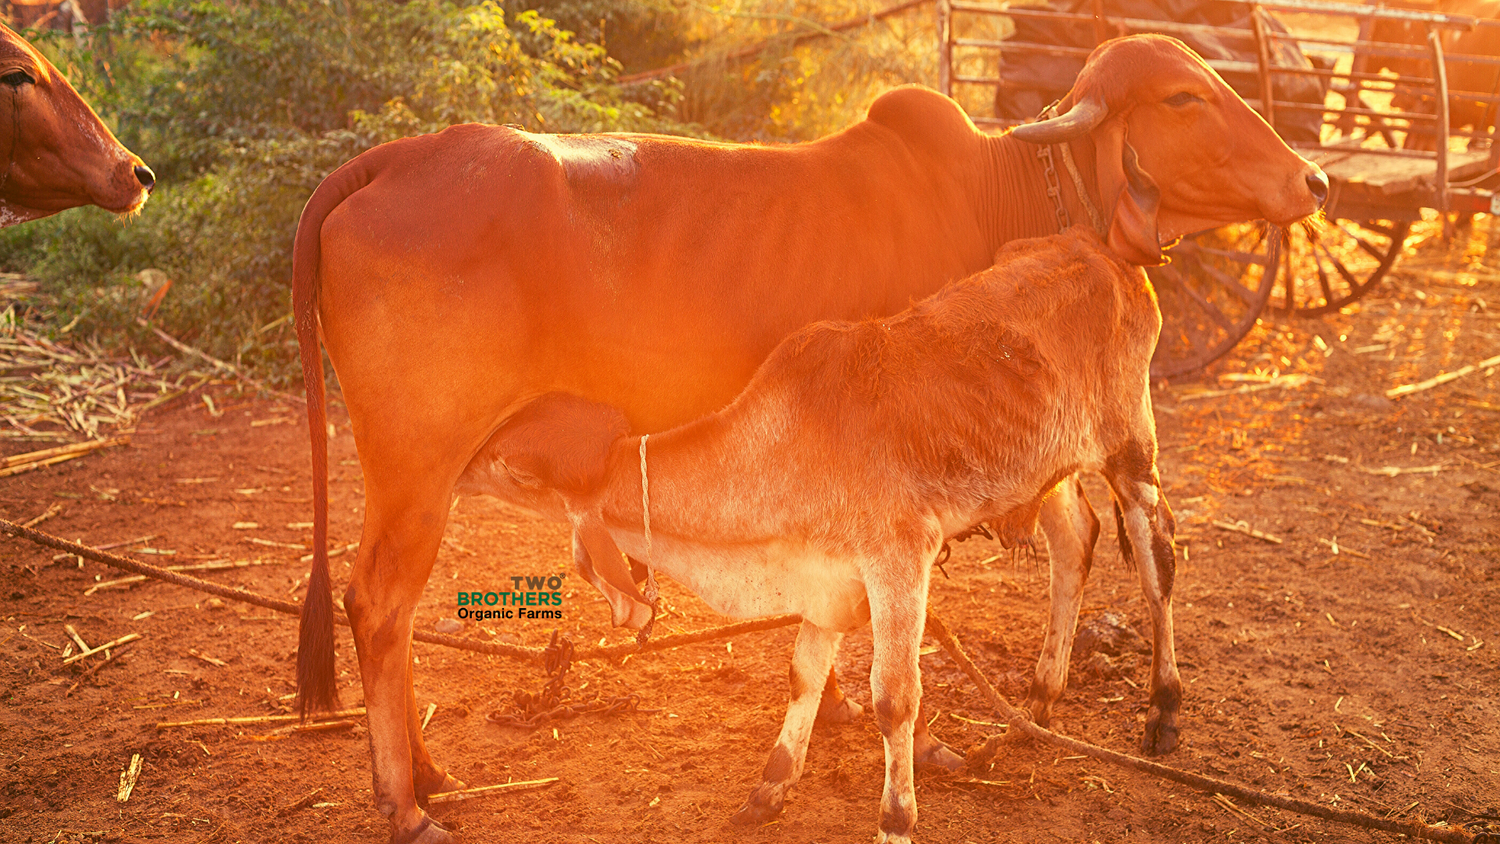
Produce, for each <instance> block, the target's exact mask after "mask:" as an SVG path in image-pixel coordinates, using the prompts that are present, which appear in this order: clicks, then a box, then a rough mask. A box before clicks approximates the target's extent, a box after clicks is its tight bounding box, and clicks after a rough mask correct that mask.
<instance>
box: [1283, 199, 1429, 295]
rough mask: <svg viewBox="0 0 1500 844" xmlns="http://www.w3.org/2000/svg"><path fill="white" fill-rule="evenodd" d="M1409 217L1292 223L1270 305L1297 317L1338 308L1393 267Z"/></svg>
mask: <svg viewBox="0 0 1500 844" xmlns="http://www.w3.org/2000/svg"><path fill="white" fill-rule="evenodd" d="M1410 230H1411V223H1410V222H1408V221H1405V220H1400V221H1394V222H1393V221H1388V220H1366V221H1363V222H1355V221H1354V220H1330V221H1327V222H1325V223H1323V224H1321V225H1318V224H1312V223H1303V224H1302V225H1298V226H1293V227H1292V230H1291V231H1290V232H1289V233H1288V235H1287V246H1286V248H1285V249H1283V250H1281V252H1282V256H1283V257H1282V266H1281V272H1280V273H1278V277H1279V278H1280V280H1281V283H1280V284H1277V285H1276V289H1275V290H1274V291H1273V292H1272V293H1271V301H1270V306H1271V307H1273V308H1275V309H1277V310H1279V311H1288V312H1290V313H1292V314H1293V315H1296V316H1317V315H1319V314H1326V313H1329V312H1331V311H1336V310H1338V309H1339V308H1342V307H1343V306H1345V305H1347V304H1349V303H1350V302H1353V301H1354V300H1356V299H1358V298H1359V297H1361V296H1363V295H1365V293H1367V292H1369V291H1370V290H1372V289H1374V287H1375V286H1376V285H1377V284H1379V283H1380V282H1381V280H1382V279H1384V278H1385V275H1386V273H1388V272H1390V269H1391V266H1392V265H1394V264H1395V263H1396V259H1397V258H1398V257H1400V256H1401V248H1402V247H1403V246H1405V245H1406V234H1407V232H1408V231H1410Z"/></svg>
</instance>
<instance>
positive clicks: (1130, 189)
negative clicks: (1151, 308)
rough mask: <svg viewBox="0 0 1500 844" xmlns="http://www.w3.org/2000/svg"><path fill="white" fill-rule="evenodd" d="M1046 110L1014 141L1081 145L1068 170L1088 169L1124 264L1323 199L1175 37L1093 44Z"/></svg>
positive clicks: (1156, 257) (1319, 184)
mask: <svg viewBox="0 0 1500 844" xmlns="http://www.w3.org/2000/svg"><path fill="white" fill-rule="evenodd" d="M1058 111H1059V112H1060V114H1059V116H1058V117H1056V118H1053V119H1050V120H1044V121H1041V122H1039V123H1033V124H1029V125H1026V126H1021V127H1018V128H1016V129H1015V130H1014V135H1015V136H1016V137H1017V138H1019V139H1021V140H1024V141H1029V142H1031V143H1037V144H1057V143H1064V142H1069V141H1080V140H1083V139H1085V136H1087V138H1088V139H1091V140H1092V142H1093V143H1092V145H1090V144H1075V145H1074V149H1075V150H1077V151H1078V153H1079V154H1078V159H1079V164H1080V166H1081V167H1084V168H1086V169H1087V168H1092V174H1093V177H1094V181H1095V184H1096V186H1097V188H1098V195H1099V199H1100V202H1101V203H1102V204H1103V206H1104V208H1103V211H1104V214H1105V216H1106V218H1107V219H1108V220H1109V245H1110V248H1111V249H1113V250H1115V252H1117V253H1118V254H1119V255H1120V256H1121V257H1123V258H1125V259H1126V260H1129V261H1131V262H1132V263H1137V264H1157V263H1161V261H1162V258H1161V251H1160V244H1163V243H1170V242H1172V241H1173V240H1176V239H1177V238H1179V237H1181V236H1183V235H1185V234H1191V233H1193V232H1196V231H1202V230H1204V229H1209V228H1214V227H1216V226H1222V225H1228V224H1230V223H1239V222H1244V221H1247V220H1256V219H1262V218H1264V219H1267V220H1270V221H1271V222H1273V223H1275V224H1277V225H1282V226H1285V225H1289V224H1290V223H1293V222H1295V221H1297V220H1301V219H1303V218H1305V217H1307V216H1310V215H1311V214H1313V213H1315V212H1316V211H1317V210H1318V208H1319V207H1321V206H1322V204H1323V201H1324V200H1325V199H1326V198H1327V196H1328V178H1327V177H1326V176H1325V175H1323V171H1321V170H1319V169H1318V167H1317V165H1315V164H1313V163H1312V162H1310V161H1308V160H1307V159H1305V158H1303V157H1302V156H1300V155H1298V154H1297V153H1295V152H1293V151H1292V149H1291V148H1290V147H1288V146H1287V145H1286V143H1285V142H1283V141H1282V140H1281V138H1280V137H1279V136H1278V135H1277V134H1276V132H1275V131H1274V130H1273V129H1272V128H1271V127H1270V126H1269V125H1268V124H1267V123H1266V122H1265V120H1263V119H1261V116H1260V115H1259V114H1256V113H1255V111H1254V110H1253V109H1251V108H1250V107H1249V106H1248V105H1246V104H1245V101H1244V100H1242V99H1240V96H1239V95H1238V94H1236V93H1235V92H1234V90H1233V89H1231V88H1230V87H1229V86H1228V85H1226V84H1225V83H1224V80H1223V79H1221V78H1219V75H1218V74H1217V73H1215V72H1214V70H1213V68H1211V67H1209V66H1208V65H1207V64H1205V63H1204V61H1203V59H1201V58H1199V57H1198V54H1196V53H1194V52H1193V51H1192V50H1191V49H1190V48H1189V47H1188V46H1187V45H1186V44H1183V43H1182V42H1181V41H1178V40H1177V39H1175V38H1169V37H1166V36H1162V35H1133V36H1130V37H1127V38H1119V39H1115V40H1113V41H1108V42H1105V43H1104V44H1102V45H1100V46H1099V47H1098V49H1096V50H1094V52H1093V54H1092V55H1090V56H1089V60H1088V63H1087V64H1085V65H1084V68H1083V71H1082V72H1080V73H1079V75H1078V81H1077V82H1076V83H1075V84H1074V86H1073V90H1072V91H1070V92H1069V93H1068V95H1067V97H1065V98H1064V99H1063V101H1062V102H1061V103H1060V104H1059V108H1058ZM1090 146H1091V147H1092V148H1091V149H1090Z"/></svg>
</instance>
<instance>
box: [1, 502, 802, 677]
mask: <svg viewBox="0 0 1500 844" xmlns="http://www.w3.org/2000/svg"><path fill="white" fill-rule="evenodd" d="M0 533H6V534H10V535H11V536H15V537H19V538H21V539H26V540H30V541H31V542H34V543H36V544H37V545H41V546H44V547H46V548H52V549H55V550H57V551H64V552H66V553H68V554H73V555H75V556H79V557H83V558H85V559H89V560H93V561H94V562H96V563H103V564H104V565H106V566H110V567H111V568H117V569H120V570H122V571H128V572H130V573H132V574H140V575H145V576H146V577H150V578H153V579H156V580H162V581H166V582H167V583H175V584H176V585H178V586H185V587H187V588H188V589H193V590H196V591H199V592H205V593H207V594H209V595H217V596H218V597H220V598H227V599H229V600H231V601H239V602H241V603H245V604H250V605H252V606H257V607H261V608H263V609H268V610H272V611H273V612H279V613H285V614H287V615H298V616H300V615H301V614H302V605H301V604H298V603H295V602H293V601H283V600H280V599H278V598H268V597H266V596H265V595H259V594H256V593H255V592H251V591H249V590H248V589H241V588H240V587H238V586H224V585H222V584H218V583H213V582H210V581H207V580H202V579H199V578H196V577H190V576H188V575H185V574H178V573H177V572H174V571H167V570H166V569H164V568H160V567H158V566H153V565H150V564H148V563H142V562H140V561H138V560H132V559H130V558H128V557H121V556H118V555H116V554H111V553H109V552H107V551H101V550H99V549H97V548H91V547H89V546H87V545H80V544H79V543H77V542H69V541H68V540H66V539H63V538H61V537H57V536H53V535H52V534H50V533H43V532H42V531H39V530H34V529H32V528H28V527H24V526H22V525H18V524H16V523H15V522H11V521H7V520H6V519H0ZM334 620H335V621H336V622H338V623H339V624H341V625H343V626H345V627H348V626H349V620H348V619H347V618H345V617H344V615H343V613H342V612H340V613H336V614H335V615H334ZM801 620H802V619H801V618H800V617H799V616H795V615H779V616H772V617H771V618H760V619H756V620H754V621H742V622H738V623H736V624H726V625H723V626H721V627H710V628H707V629H704V630H695V631H692V632H689V633H677V634H674V635H671V636H662V637H661V638H659V639H652V640H651V641H650V642H647V643H646V644H645V645H644V646H641V645H637V644H636V643H635V642H633V641H631V642H622V643H620V644H618V645H597V646H587V647H582V648H578V649H577V651H576V652H575V653H574V654H573V658H574V659H578V660H583V659H618V658H620V657H624V656H628V655H631V654H640V653H651V652H653V651H664V650H667V649H669V648H680V647H683V646H684V645H693V644H697V643H699V642H709V641H713V640H715V639H727V638H730V637H733V636H738V635H740V634H742V633H752V632H755V631H757V630H771V629H773V628H776V627H785V626H787V625H789V624H796V623H797V622H799V621H801ZM412 638H413V639H415V640H416V641H418V642H424V643H426V644H429V645H441V646H443V647H446V648H456V649H458V650H462V651H471V652H473V653H481V654H489V655H491V656H503V657H506V658H507V659H516V660H520V661H522V662H529V663H531V664H533V665H542V664H543V662H544V660H545V654H546V649H545V648H535V647H527V646H525V645H509V644H506V643H504V642H479V641H475V640H474V639H469V638H466V637H463V636H449V635H445V634H442V633H433V632H431V631H427V630H414V631H412Z"/></svg>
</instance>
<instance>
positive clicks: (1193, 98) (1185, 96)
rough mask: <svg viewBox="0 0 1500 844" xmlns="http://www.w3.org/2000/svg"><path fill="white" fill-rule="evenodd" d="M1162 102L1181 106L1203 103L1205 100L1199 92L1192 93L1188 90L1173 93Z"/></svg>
mask: <svg viewBox="0 0 1500 844" xmlns="http://www.w3.org/2000/svg"><path fill="white" fill-rule="evenodd" d="M1162 102H1164V103H1166V104H1167V105H1169V106H1173V107H1181V106H1185V105H1187V104H1188V103H1201V102H1203V98H1202V97H1200V96H1198V95H1197V94H1190V93H1188V92H1187V91H1181V92H1178V93H1176V94H1173V95H1172V96H1170V97H1167V98H1166V99H1165V100H1162Z"/></svg>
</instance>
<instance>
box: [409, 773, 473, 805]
mask: <svg viewBox="0 0 1500 844" xmlns="http://www.w3.org/2000/svg"><path fill="white" fill-rule="evenodd" d="M415 785H416V792H417V800H418V801H419V802H423V803H425V802H426V801H427V798H429V797H431V796H432V795H434V794H442V793H444V792H448V791H461V790H463V789H465V788H468V786H467V785H464V782H463V780H461V779H458V778H457V777H455V776H453V775H452V774H443V778H442V780H441V781H439V782H437V784H436V785H429V784H426V783H423V782H421V781H418V782H416V783H415Z"/></svg>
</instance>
